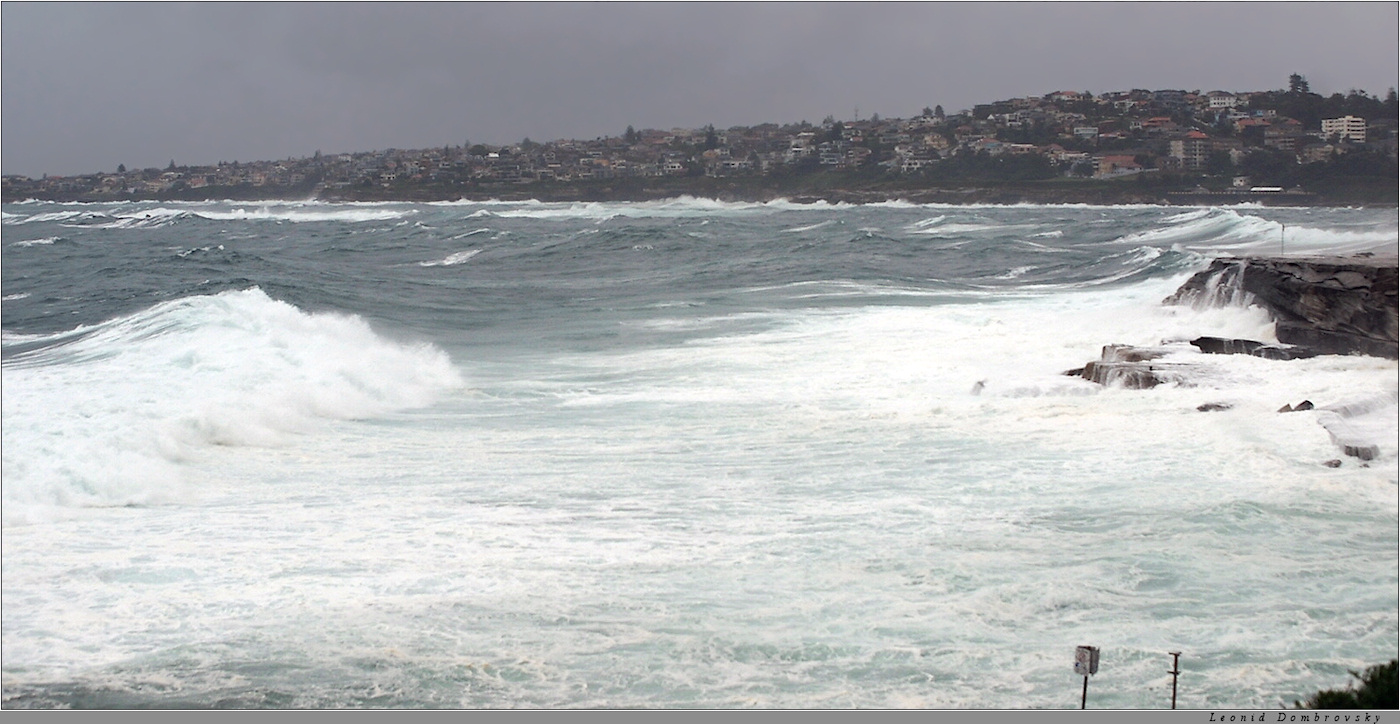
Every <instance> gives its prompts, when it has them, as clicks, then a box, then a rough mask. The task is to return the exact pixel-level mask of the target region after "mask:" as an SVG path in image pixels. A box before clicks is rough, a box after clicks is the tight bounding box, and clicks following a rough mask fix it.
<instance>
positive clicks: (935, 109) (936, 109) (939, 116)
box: [933, 106, 943, 121]
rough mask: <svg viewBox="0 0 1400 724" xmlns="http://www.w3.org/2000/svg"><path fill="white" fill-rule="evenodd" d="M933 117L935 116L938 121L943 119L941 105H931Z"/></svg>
mask: <svg viewBox="0 0 1400 724" xmlns="http://www.w3.org/2000/svg"><path fill="white" fill-rule="evenodd" d="M933 117H934V118H937V119H938V120H940V121H941V120H943V106H934V107H933Z"/></svg>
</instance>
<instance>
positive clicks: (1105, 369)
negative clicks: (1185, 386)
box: [1071, 344, 1185, 390]
mask: <svg viewBox="0 0 1400 724" xmlns="http://www.w3.org/2000/svg"><path fill="white" fill-rule="evenodd" d="M1168 351H1169V350H1166V349H1160V348H1156V347H1133V346H1130V345H1125V344H1110V345H1107V346H1105V347H1104V348H1103V351H1102V352H1100V354H1099V358H1098V359H1097V360H1095V361H1093V362H1089V363H1088V364H1086V365H1084V368H1083V369H1082V370H1078V372H1079V375H1078V376H1079V377H1083V378H1084V379H1086V380H1089V381H1090V382H1097V383H1099V384H1101V385H1104V386H1106V387H1107V386H1115V385H1116V386H1118V387H1126V388H1128V389H1131V390H1145V389H1149V388H1152V387H1156V386H1157V385H1160V384H1163V383H1181V382H1183V381H1184V380H1185V376H1184V374H1183V369H1182V367H1183V365H1179V364H1172V363H1163V362H1155V361H1154V360H1157V359H1158V358H1160V357H1163V356H1165V355H1166V354H1167V352H1168ZM1073 371H1074V370H1072V371H1071V372H1073Z"/></svg>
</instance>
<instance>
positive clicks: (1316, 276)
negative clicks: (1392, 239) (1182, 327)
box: [1165, 255, 1400, 359]
mask: <svg viewBox="0 0 1400 724" xmlns="http://www.w3.org/2000/svg"><path fill="white" fill-rule="evenodd" d="M1165 303H1167V304H1191V305H1206V306H1221V305H1225V304H1256V305H1258V306H1260V307H1262V308H1264V309H1265V310H1267V311H1268V312H1269V314H1270V315H1271V316H1272V317H1273V319H1274V322H1275V329H1274V334H1275V336H1276V337H1278V340H1279V342H1281V343H1283V344H1285V345H1294V346H1296V347H1301V348H1305V350H1307V351H1308V352H1311V353H1314V354H1361V355H1369V356H1373V357H1385V358H1388V359H1396V358H1397V357H1400V344H1398V343H1397V339H1400V335H1397V327H1400V324H1397V316H1400V315H1397V290H1396V261H1395V259H1394V258H1393V257H1392V258H1388V259H1378V258H1376V257H1371V256H1360V255H1358V256H1354V257H1345V258H1340V257H1339V258H1266V257H1251V258H1222V259H1216V260H1215V261H1213V262H1212V263H1211V265H1210V268H1208V269H1206V270H1205V271H1203V272H1200V273H1199V274H1196V275H1195V276H1194V277H1192V278H1191V279H1190V280H1188V281H1187V282H1186V283H1185V284H1183V285H1182V286H1181V288H1180V289H1178V290H1177V291H1176V293H1175V294H1173V295H1172V296H1170V297H1168V298H1167V299H1166V300H1165ZM1193 344H1194V343H1193ZM1261 344H1262V343H1261ZM1263 346H1265V347H1267V346H1268V345H1263ZM1203 349H1204V348H1203ZM1275 349H1280V348H1277V347H1276V348H1275ZM1284 349H1286V348H1284ZM1245 353H1246V354H1254V353H1255V352H1253V351H1251V352H1245ZM1274 353H1275V352H1272V351H1270V352H1266V354H1274ZM1260 356H1264V355H1260ZM1292 358H1295V357H1289V359H1292Z"/></svg>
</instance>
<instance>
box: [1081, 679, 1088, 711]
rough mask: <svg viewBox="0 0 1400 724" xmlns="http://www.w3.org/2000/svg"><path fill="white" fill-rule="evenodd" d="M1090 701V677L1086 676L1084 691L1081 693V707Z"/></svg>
mask: <svg viewBox="0 0 1400 724" xmlns="http://www.w3.org/2000/svg"><path fill="white" fill-rule="evenodd" d="M1088 701H1089V677H1087V676H1085V677H1084V693H1082V694H1080V695H1079V708H1080V709H1083V708H1084V704H1085V703H1087V702H1088Z"/></svg>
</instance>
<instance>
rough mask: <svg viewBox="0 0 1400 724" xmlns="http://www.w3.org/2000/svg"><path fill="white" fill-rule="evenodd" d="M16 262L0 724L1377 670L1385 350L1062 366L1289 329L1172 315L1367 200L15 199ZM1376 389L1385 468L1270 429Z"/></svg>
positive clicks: (1064, 704)
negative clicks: (1205, 282) (1186, 285)
mask: <svg viewBox="0 0 1400 724" xmlns="http://www.w3.org/2000/svg"><path fill="white" fill-rule="evenodd" d="M0 230H3V238H2V239H0V255H2V256H0V260H3V292H2V294H3V300H2V301H0V312H3V331H4V338H3V344H4V347H3V349H4V363H3V383H4V396H3V404H4V408H3V415H4V420H3V422H4V425H3V435H4V437H3V443H4V444H3V460H4V468H3V493H4V497H3V503H4V519H3V523H4V525H3V556H4V561H3V570H4V575H3V696H4V701H5V706H6V707H21V706H33V707H55V706H57V707H68V706H73V707H92V706H97V707H125V706H189V707H204V706H235V707H239V706H244V707H249V706H252V707H263V706H270V707H312V708H320V707H456V708H479V707H482V708H500V707H561V708H562V707H657V708H675V707H686V708H692V707H693V708H708V707H726V708H728V707H767V708H771V707H791V708H814V707H816V708H849V707H932V708H1011V709H1021V708H1072V707H1076V706H1078V696H1079V691H1080V689H1079V686H1080V683H1081V682H1080V680H1079V679H1078V678H1077V677H1076V676H1075V675H1074V673H1073V671H1072V664H1073V654H1074V648H1075V646H1077V645H1082V644H1089V645H1097V646H1099V647H1101V649H1102V651H1103V655H1102V661H1103V663H1102V668H1101V670H1100V673H1099V674H1098V675H1097V676H1096V677H1095V678H1094V681H1093V683H1092V685H1091V687H1090V698H1091V700H1092V702H1091V703H1092V704H1093V705H1095V706H1098V707H1116V708H1165V707H1166V706H1167V705H1168V702H1169V698H1170V677H1169V676H1166V675H1165V673H1164V672H1165V671H1166V669H1167V668H1169V666H1170V660H1171V659H1170V657H1169V656H1168V655H1167V652H1168V651H1182V652H1183V654H1182V664H1181V665H1182V671H1183V674H1182V677H1181V683H1180V687H1181V689H1180V695H1179V697H1180V702H1181V705H1182V706H1184V707H1188V708H1198V707H1199V708H1204V707H1217V708H1224V707H1250V708H1254V707H1266V708H1276V707H1279V706H1282V705H1291V704H1292V702H1293V701H1294V699H1298V698H1303V697H1305V696H1306V695H1307V694H1309V693H1311V692H1313V691H1316V690H1317V689H1319V688H1324V687H1333V686H1341V685H1343V684H1345V683H1346V681H1347V680H1348V679H1349V677H1348V675H1347V673H1346V672H1347V670H1348V669H1361V668H1364V667H1365V666H1368V665H1370V664H1373V663H1379V662H1381V661H1385V660H1389V659H1390V658H1392V657H1393V656H1394V655H1395V651H1396V649H1397V646H1400V635H1397V575H1396V570H1397V545H1398V542H1397V514H1396V510H1397V497H1396V490H1397V487H1396V479H1397V473H1396V470H1397V465H1396V443H1395V415H1394V409H1395V408H1394V402H1393V400H1394V397H1393V396H1394V394H1395V390H1396V385H1397V379H1396V376H1397V368H1396V363H1395V362H1394V361H1388V360H1381V359H1375V358H1367V357H1319V358H1314V359H1309V360H1297V361H1292V362H1278V361H1269V360H1262V359H1256V358H1249V357H1222V356H1212V357H1203V356H1201V355H1192V354H1190V353H1189V352H1188V351H1182V352H1179V353H1177V354H1176V355H1175V356H1174V357H1173V360H1174V361H1179V362H1184V363H1190V364H1193V365H1194V366H1195V368H1194V372H1193V373H1192V379H1193V384H1191V385H1182V386H1165V387H1159V388H1156V389H1152V390H1123V389H1104V388H1100V387H1097V386H1095V385H1092V384H1091V383H1088V382H1085V381H1083V380H1079V379H1077V378H1072V377H1066V376H1064V375H1063V374H1062V373H1063V372H1064V371H1065V370H1067V369H1071V368H1074V367H1079V366H1082V365H1083V364H1084V362H1086V361H1088V360H1090V359H1093V358H1095V357H1097V356H1098V354H1099V349H1100V348H1101V347H1102V346H1103V345H1105V344H1110V343H1128V344H1148V345H1155V344H1160V343H1162V342H1164V341H1165V342H1172V341H1175V342H1180V341H1182V340H1189V339H1191V338H1194V337H1196V336H1200V335H1207V334H1209V335H1216V336H1228V337H1246V338H1252V339H1259V340H1264V341H1271V340H1272V339H1273V336H1272V335H1273V330H1272V325H1271V324H1270V323H1269V321H1268V318H1267V317H1266V316H1265V315H1264V314H1263V313H1262V312H1260V311H1259V310H1258V309H1254V308H1249V307H1229V308H1216V309H1193V308H1189V307H1166V306H1163V305H1162V304H1161V301H1162V299H1163V298H1164V297H1166V296H1168V295H1169V294H1170V293H1171V292H1172V291H1174V290H1175V289H1176V288H1177V286H1179V285H1180V284H1181V283H1182V282H1183V281H1184V280H1185V279H1186V278H1187V277H1188V276H1189V275H1190V274H1192V273H1193V272H1195V271H1197V270H1199V269H1202V268H1204V267H1205V266H1206V265H1207V264H1208V263H1209V261H1210V259H1212V258H1213V257H1215V256H1219V255H1225V254H1247V253H1272V252H1276V251H1278V250H1279V246H1280V244H1281V243H1282V244H1283V246H1284V249H1285V251H1286V252H1287V253H1295V254H1304V253H1342V254H1347V253H1354V252H1359V251H1366V250H1374V249H1378V248H1379V249H1388V250H1393V249H1394V248H1395V246H1396V238H1397V231H1396V216H1395V212H1394V210H1358V209H1263V208H1248V207H1235V208H1228V209H1205V208H1202V209H1182V208H1162V207H1112V208H1108V207H1080V206H1070V207H1047V206H1017V207H953V206H920V205H912V204H904V203H890V204H880V205H869V206H846V205H836V206H826V205H817V206H803V205H795V204H789V203H785V202H775V203H769V204H728V203H719V202H710V201H703V200H696V199H676V200H670V201H664V202H651V203H631V204H547V203H500V202H498V203H467V202H462V203H455V204H423V205H418V204H345V205H335V204H322V203H266V204H257V203H254V204H245V203H234V202H223V203H192V204H167V205H159V204H153V203H139V204H50V203H24V204H13V205H6V206H5V207H4V217H3V226H0ZM1188 350H1189V348H1188ZM979 383H980V384H979ZM974 389H977V390H978V393H976V394H974ZM1387 396H1389V398H1388V399H1390V400H1391V402H1390V403H1389V405H1390V406H1389V408H1388V410H1389V412H1388V413H1387V414H1388V417H1387V416H1386V415H1382V416H1381V418H1380V419H1381V423H1380V427H1381V428H1382V429H1380V431H1379V432H1378V433H1377V435H1378V437H1380V438H1381V456H1380V457H1379V458H1378V459H1376V460H1373V461H1371V462H1370V463H1368V464H1363V463H1361V462H1360V461H1358V460H1355V459H1350V458H1349V459H1347V460H1345V461H1344V462H1343V463H1342V465H1341V466H1340V467H1337V468H1331V467H1327V466H1326V465H1324V463H1325V462H1326V461H1328V460H1332V459H1338V458H1341V457H1342V455H1341V453H1340V451H1339V450H1338V449H1337V447H1336V446H1335V445H1334V444H1333V443H1332V441H1331V440H1330V438H1329V436H1328V434H1327V432H1326V430H1325V429H1324V428H1323V427H1322V426H1321V425H1320V424H1318V414H1319V413H1314V412H1309V413H1294V414H1278V413H1277V412H1276V410H1278V408H1279V407H1281V406H1282V405H1284V404H1287V403H1297V402H1300V401H1301V400H1304V399H1308V400H1311V401H1313V402H1314V403H1316V404H1318V405H1319V406H1324V405H1328V404H1340V403H1344V402H1347V401H1353V400H1357V399H1376V398H1379V399H1382V400H1384V399H1387ZM1207 402H1216V403H1224V404H1228V405H1230V406H1231V407H1230V409H1228V410H1225V411H1220V412H1211V413H1202V412H1198V411H1197V410H1196V407H1197V406H1198V405H1201V404H1204V403H1207ZM1371 424H1373V425H1374V424H1375V420H1374V419H1373V420H1372V421H1371Z"/></svg>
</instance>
